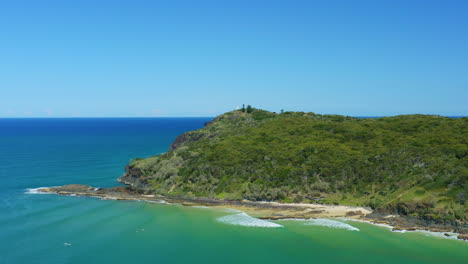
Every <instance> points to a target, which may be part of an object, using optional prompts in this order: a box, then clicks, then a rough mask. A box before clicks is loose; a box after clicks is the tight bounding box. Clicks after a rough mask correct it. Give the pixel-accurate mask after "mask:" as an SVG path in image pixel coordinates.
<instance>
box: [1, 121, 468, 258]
mask: <svg viewBox="0 0 468 264" xmlns="http://www.w3.org/2000/svg"><path fill="white" fill-rule="evenodd" d="M59 121H60V120H56V121H54V122H56V123H53V124H47V125H44V124H30V123H26V124H25V123H21V124H13V125H12V124H5V123H2V122H4V120H3V121H2V120H0V158H1V160H2V163H0V177H1V180H2V185H1V186H0V263H2V264H3V263H15V264H16V263H48V264H49V263H52V264H54V263H126V264H128V263H468V243H467V242H464V241H460V240H451V239H446V238H439V237H435V236H431V235H429V236H428V235H427V234H425V233H417V232H407V233H394V232H391V231H389V230H388V229H387V228H384V227H378V226H373V225H370V224H367V223H361V222H351V221H350V222H346V221H342V220H340V221H342V223H341V224H340V223H337V222H333V221H328V220H323V221H322V222H311V221H287V220H284V221H274V222H266V221H258V220H255V219H252V218H249V217H248V216H246V215H242V214H241V213H239V212H235V211H232V210H221V209H209V208H193V207H182V206H180V205H166V204H151V203H146V202H131V201H103V200H99V199H96V198H85V197H64V196H58V195H53V194H29V193H27V191H26V188H37V187H40V186H53V185H62V184H67V183H83V184H90V185H94V186H113V185H117V183H116V182H115V179H116V178H117V177H118V176H119V175H120V174H121V173H122V172H123V166H124V165H125V164H126V163H127V162H128V159H129V158H133V157H136V156H141V157H145V156H148V155H151V154H154V153H158V152H162V151H165V149H166V148H167V146H168V145H169V144H170V142H171V141H172V140H173V139H174V138H175V136H177V135H178V134H180V133H181V132H182V131H185V130H190V129H194V128H196V127H199V126H202V125H203V122H204V121H206V120H203V119H197V120H188V121H187V120H183V119H174V120H167V119H164V120H159V121H158V120H140V121H138V120H130V121H129V120H127V121H122V120H116V119H113V120H107V121H102V120H100V121H99V122H96V121H92V120H91V121H90V120H88V121H86V120H81V121H79V120H76V121H74V122H78V124H70V123H67V122H71V121H66V122H65V124H64V123H60V122H59ZM10 122H11V121H10ZM22 122H27V120H23V121H22ZM34 122H39V121H38V120H36V121H34ZM43 122H46V120H45V121H43ZM57 122H58V123H57ZM128 122H130V124H129V123H128ZM41 125H42V127H41ZM25 126H26V128H27V129H25ZM38 126H39V128H41V129H38V128H37V127H38ZM73 126H75V127H74V128H73V129H70V127H73ZM18 128H22V129H21V130H19V129H18ZM51 128H53V130H51ZM235 224H238V225H235ZM239 224H243V225H250V226H243V225H239ZM311 224H321V225H311ZM324 224H325V225H334V226H338V227H339V228H333V227H329V226H323V225H324ZM272 225H275V226H277V225H281V227H265V226H272ZM355 229H359V231H356V230H355ZM66 243H67V244H66Z"/></svg>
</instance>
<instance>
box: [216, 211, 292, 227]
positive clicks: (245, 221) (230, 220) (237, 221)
mask: <svg viewBox="0 0 468 264" xmlns="http://www.w3.org/2000/svg"><path fill="white" fill-rule="evenodd" d="M217 220H218V221H219V222H221V223H225V224H229V225H240V226H252V227H283V226H282V225H279V224H276V223H272V222H270V221H266V220H261V219H258V218H255V217H252V216H250V215H248V214H246V213H244V212H241V213H237V214H232V215H226V216H222V217H219V218H218V219H217Z"/></svg>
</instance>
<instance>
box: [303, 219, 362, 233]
mask: <svg viewBox="0 0 468 264" xmlns="http://www.w3.org/2000/svg"><path fill="white" fill-rule="evenodd" d="M305 225H315V226H326V227H331V228H339V229H346V230H350V231H359V229H358V228H356V227H354V226H352V225H349V224H346V223H343V222H340V221H336V220H330V219H310V220H308V221H306V223H305Z"/></svg>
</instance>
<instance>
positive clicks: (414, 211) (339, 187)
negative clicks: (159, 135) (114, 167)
mask: <svg viewBox="0 0 468 264" xmlns="http://www.w3.org/2000/svg"><path fill="white" fill-rule="evenodd" d="M120 181H122V182H124V183H127V184H129V185H132V186H133V187H136V188H138V189H142V190H145V191H146V192H147V193H154V194H161V195H165V196H186V197H206V198H212V199H220V200H244V199H245V200H250V201H279V202H284V203H322V204H332V205H333V204H335V205H338V204H339V205H355V206H367V207H370V208H372V209H373V210H374V211H375V212H377V213H382V214H398V215H404V216H408V217H412V218H415V219H421V220H424V221H429V222H435V223H446V224H450V225H457V226H461V227H462V229H466V222H467V221H466V220H467V215H468V214H467V212H468V210H467V203H466V199H467V196H468V194H467V191H468V118H448V117H442V116H433V115H402V116H394V117H381V118H353V117H348V116H340V115H320V114H315V113H304V112H282V113H273V112H268V111H264V110H260V109H254V108H247V109H245V108H243V109H240V110H236V111H231V112H228V113H225V114H222V115H220V116H218V117H216V118H214V119H213V120H212V121H211V122H209V123H207V124H206V126H205V127H204V128H202V129H200V130H196V131H191V132H187V133H184V134H182V135H180V136H179V137H178V138H177V139H176V140H175V141H174V143H173V144H172V145H171V147H170V149H169V151H168V152H166V153H163V154H160V155H158V156H154V157H150V158H146V159H140V158H136V159H135V160H134V161H133V162H132V163H131V164H130V165H129V166H127V172H126V174H125V175H124V176H122V177H121V178H120Z"/></svg>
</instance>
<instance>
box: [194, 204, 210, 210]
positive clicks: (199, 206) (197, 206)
mask: <svg viewBox="0 0 468 264" xmlns="http://www.w3.org/2000/svg"><path fill="white" fill-rule="evenodd" d="M192 207H194V208H203V209H206V208H209V207H208V206H204V205H194V206H192Z"/></svg>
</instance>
